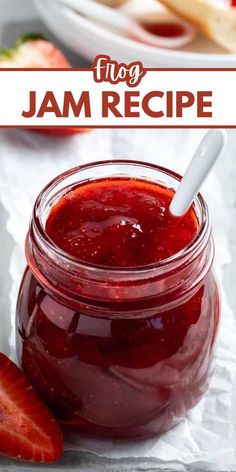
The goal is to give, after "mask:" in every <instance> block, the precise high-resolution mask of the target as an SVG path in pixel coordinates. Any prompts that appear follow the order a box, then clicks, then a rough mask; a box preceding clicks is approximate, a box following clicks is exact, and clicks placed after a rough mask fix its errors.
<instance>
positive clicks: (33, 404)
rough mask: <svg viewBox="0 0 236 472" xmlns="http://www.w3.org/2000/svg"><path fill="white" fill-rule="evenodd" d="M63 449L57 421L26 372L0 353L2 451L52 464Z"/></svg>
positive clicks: (10, 455)
mask: <svg viewBox="0 0 236 472" xmlns="http://www.w3.org/2000/svg"><path fill="white" fill-rule="evenodd" d="M62 451H63V440H62V435H61V433H60V430H59V426H58V424H57V422H56V420H55V419H54V418H53V416H52V414H51V413H50V412H49V410H48V408H47V407H46V406H45V405H44V403H43V402H42V400H41V399H40V397H39V396H38V394H37V393H36V391H35V390H34V389H33V387H32V386H31V385H30V383H29V382H28V380H27V378H26V376H25V375H24V374H23V372H21V370H20V369H19V368H18V367H17V366H16V365H15V364H13V362H12V361H10V359H8V358H7V357H6V356H5V355H4V354H2V353H0V454H2V455H6V456H9V457H12V458H14V459H19V460H24V461H33V462H48V463H50V462H54V461H55V460H57V459H58V458H59V457H60V455H61V454H62Z"/></svg>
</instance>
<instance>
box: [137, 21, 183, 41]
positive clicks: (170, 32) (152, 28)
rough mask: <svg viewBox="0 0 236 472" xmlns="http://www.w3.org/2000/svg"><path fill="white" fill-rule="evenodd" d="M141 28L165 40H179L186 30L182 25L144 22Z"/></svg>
mask: <svg viewBox="0 0 236 472" xmlns="http://www.w3.org/2000/svg"><path fill="white" fill-rule="evenodd" d="M141 26H142V27H143V28H144V29H145V30H146V31H148V33H151V34H154V35H155V36H161V37H163V38H177V37H179V36H183V34H185V29H184V27H183V26H182V25H181V24H180V23H173V22H172V23H170V22H161V23H158V22H157V23H151V22H142V23H141Z"/></svg>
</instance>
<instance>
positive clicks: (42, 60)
mask: <svg viewBox="0 0 236 472" xmlns="http://www.w3.org/2000/svg"><path fill="white" fill-rule="evenodd" d="M4 68H6V69H8V68H10V69H17V68H19V69H70V68H71V65H70V64H69V62H68V61H67V59H66V58H65V56H64V55H63V54H62V52H61V51H59V49H57V48H56V47H55V46H54V45H53V44H52V43H51V42H49V41H47V40H46V39H44V37H43V36H42V35H40V34H38V33H30V34H27V35H24V36H21V37H20V38H19V39H18V40H17V42H16V48H15V49H0V69H4ZM34 131H38V132H42V133H45V134H49V135H50V136H68V135H73V134H77V133H84V132H85V131H87V130H86V129H81V128H77V127H76V128H73V127H71V128H40V129H37V130H34Z"/></svg>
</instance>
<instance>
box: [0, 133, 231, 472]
mask: <svg viewBox="0 0 236 472" xmlns="http://www.w3.org/2000/svg"><path fill="white" fill-rule="evenodd" d="M202 134H203V131H196V130H195V131H194V130H192V131H186V130H175V131H174V130H162V131H161V130H98V131H93V132H90V133H87V134H84V135H78V136H73V137H71V138H62V139H61V138H57V139H53V138H51V137H46V136H43V135H40V134H38V133H33V132H29V131H21V130H19V131H16V130H8V131H4V130H2V131H0V254H1V259H0V260H1V264H0V313H1V329H0V350H2V351H4V352H6V354H9V355H11V357H12V358H13V359H15V338H14V318H15V303H16V297H17V292H18V288H19V283H20V280H21V276H22V272H23V270H24V267H25V259H24V249H23V246H24V239H25V235H26V231H27V228H28V223H29V218H30V216H31V212H32V206H33V202H34V200H35V198H36V196H37V194H38V192H39V191H40V190H41V189H42V187H43V186H44V185H45V184H46V183H48V182H49V180H50V179H52V178H53V177H55V176H56V175H57V174H59V173H60V172H62V171H65V170H66V169H68V168H70V167H73V166H76V165H79V164H82V163H86V162H89V161H90V162H91V161H96V160H101V159H106V158H109V159H110V158H114V159H118V158H130V159H138V160H144V161H145V160H147V161H150V162H154V163H158V164H161V165H164V166H166V167H169V168H172V169H174V170H176V171H178V172H180V173H183V172H184V170H185V168H186V166H187V164H188V162H189V159H190V158H191V155H192V153H193V151H194V149H195V147H196V145H197V143H198V141H199V140H200V138H201V136H202ZM235 159H236V131H231V132H230V133H229V144H228V147H227V149H226V152H225V154H224V156H222V158H221V160H220V161H219V163H218V164H217V166H216V168H215V169H214V171H213V173H212V174H211V176H210V177H209V178H208V180H207V182H206V183H205V184H204V188H203V194H204V196H205V198H206V200H207V202H208V204H209V207H210V212H211V216H212V221H213V230H214V237H215V243H216V260H215V269H216V272H217V275H218V279H219V283H220V287H221V298H222V318H221V326H220V331H219V336H218V344H217V349H216V367H215V372H214V375H213V378H212V381H211V385H210V389H209V391H208V392H207V394H206V395H205V397H204V399H203V400H202V401H201V402H200V404H199V405H198V406H197V407H196V408H194V409H193V410H192V411H191V412H190V413H189V415H188V417H187V418H186V419H185V420H184V421H183V422H182V423H181V424H180V425H178V426H177V427H176V428H174V429H172V430H171V431H169V432H167V433H165V434H163V435H162V436H160V437H158V438H157V437H156V438H153V439H149V440H147V441H138V442H128V443H127V442H123V443H119V442H108V441H99V442H98V441H93V440H87V439H84V438H81V437H78V438H75V437H71V438H69V437H67V446H66V447H67V449H69V450H73V451H75V450H81V451H89V452H92V453H94V454H97V455H99V456H102V457H105V458H107V459H120V460H121V459H122V460H125V459H127V460H128V459H130V460H133V461H136V460H137V459H139V461H138V463H139V467H141V464H143V469H142V470H146V466H145V464H146V461H148V464H149V465H148V466H147V469H148V468H149V469H150V470H151V469H152V467H153V468H154V467H155V465H156V466H157V465H159V467H160V469H161V468H163V469H164V468H165V467H167V466H168V464H170V463H171V464H172V466H171V468H172V469H174V468H177V469H176V470H178V467H180V466H181V464H182V465H186V466H187V465H189V466H191V467H192V468H193V469H194V470H199V469H200V468H202V469H204V470H205V469H213V470H235V471H236V322H235V319H236V318H235V310H236V299H235V286H236V264H235V262H236V232H235V230H236V218H235V217H236V189H235V182H236V160H235ZM104 470H105V469H104ZM112 470H113V469H112ZM114 470H115V469H114ZM154 470H155V469H154ZM181 470H183V469H181Z"/></svg>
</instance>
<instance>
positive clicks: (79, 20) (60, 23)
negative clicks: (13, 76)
mask: <svg viewBox="0 0 236 472" xmlns="http://www.w3.org/2000/svg"><path fill="white" fill-rule="evenodd" d="M142 1H143V0H142ZM145 2H146V0H145ZM34 3H35V6H36V7H37V9H38V11H39V13H40V15H41V17H42V19H43V20H44V22H45V23H46V25H47V26H48V28H50V29H51V30H52V31H53V33H54V34H55V35H56V36H57V37H58V38H59V39H60V40H61V41H63V42H64V43H65V44H66V45H67V46H68V47H70V48H71V49H72V50H73V51H75V52H77V53H78V54H80V55H82V56H83V57H85V58H86V59H89V60H93V59H94V57H95V56H96V55H98V54H101V53H102V54H108V55H110V56H111V57H112V58H113V59H116V60H118V61H125V62H131V61H133V60H139V61H142V62H143V64H144V66H146V67H186V68H187V67H190V68H191V67H222V68H224V67H229V68H232V67H236V55H235V54H226V53H225V52H224V50H222V49H220V48H218V47H216V46H215V45H214V44H213V43H211V42H210V41H208V40H205V39H204V38H201V37H199V36H198V37H197V38H196V40H195V41H194V43H193V44H192V45H190V46H189V47H188V48H186V50H181V51H180V50H178V51H174V50H167V49H165V50H164V49H160V48H157V47H152V46H147V45H144V44H142V43H138V42H136V41H133V40H131V39H128V38H126V37H122V36H120V35H119V34H118V33H116V32H113V31H109V30H107V29H105V28H103V27H102V26H100V25H97V24H95V23H92V22H91V21H89V20H87V19H86V18H84V17H82V16H80V15H78V14H76V13H75V12H73V11H72V10H70V9H69V8H66V7H61V6H60V7H59V6H58V5H54V4H53V2H51V3H50V2H49V1H48V2H46V1H45V0H34ZM199 51H200V52H199ZM204 51H205V52H204ZM209 51H212V52H209Z"/></svg>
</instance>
